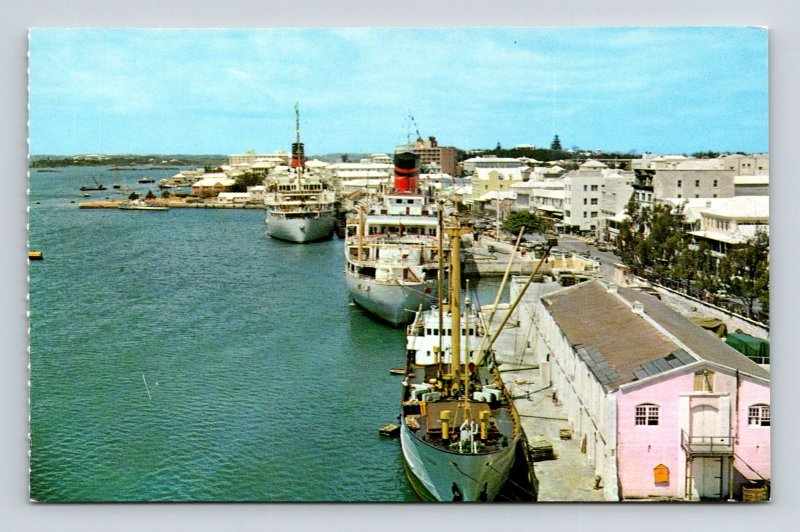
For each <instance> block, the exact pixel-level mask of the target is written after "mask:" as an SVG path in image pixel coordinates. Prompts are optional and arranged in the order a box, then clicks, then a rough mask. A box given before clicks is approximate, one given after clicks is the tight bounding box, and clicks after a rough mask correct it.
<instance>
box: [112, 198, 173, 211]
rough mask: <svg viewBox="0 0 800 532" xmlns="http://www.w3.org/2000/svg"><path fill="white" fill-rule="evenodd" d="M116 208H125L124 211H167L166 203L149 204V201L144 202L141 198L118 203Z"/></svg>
mask: <svg viewBox="0 0 800 532" xmlns="http://www.w3.org/2000/svg"><path fill="white" fill-rule="evenodd" d="M117 208H118V209H122V210H126V211H168V210H169V207H167V206H166V205H151V204H149V203H145V202H144V201H142V200H132V201H126V202H122V203H119V204H118V205H117Z"/></svg>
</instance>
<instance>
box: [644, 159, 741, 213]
mask: <svg viewBox="0 0 800 532" xmlns="http://www.w3.org/2000/svg"><path fill="white" fill-rule="evenodd" d="M632 166H633V170H634V173H635V175H636V179H635V181H634V183H633V188H634V193H635V194H636V197H637V199H638V200H639V203H640V205H641V206H642V207H649V206H652V205H653V204H654V203H655V202H657V201H658V200H659V199H664V198H678V199H681V198H732V197H733V196H734V177H735V175H736V172H735V171H734V170H730V169H725V168H723V167H722V165H721V163H720V161H719V160H718V159H689V158H686V157H683V156H668V157H655V158H647V159H641V160H639V159H634V160H633V161H632Z"/></svg>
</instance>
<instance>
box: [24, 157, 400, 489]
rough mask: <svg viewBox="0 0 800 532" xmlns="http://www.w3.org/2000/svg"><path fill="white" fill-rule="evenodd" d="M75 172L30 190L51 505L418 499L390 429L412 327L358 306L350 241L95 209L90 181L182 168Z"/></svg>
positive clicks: (42, 481) (34, 464)
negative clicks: (298, 238) (347, 273)
mask: <svg viewBox="0 0 800 532" xmlns="http://www.w3.org/2000/svg"><path fill="white" fill-rule="evenodd" d="M61 170H62V171H61V172H59V173H39V172H37V171H36V170H32V171H31V178H30V189H31V196H30V205H31V211H30V245H31V249H35V250H41V251H43V252H44V256H45V260H44V261H41V262H34V263H32V264H31V265H30V315H31V319H30V323H31V335H30V342H31V357H30V360H31V385H30V396H31V406H30V409H31V476H30V481H31V497H32V498H33V499H36V500H40V501H409V500H415V496H414V494H413V492H412V491H411V489H410V488H409V487H408V485H407V481H406V479H405V476H404V474H403V472H402V462H401V457H400V449H399V443H398V440H389V439H381V438H380V437H379V436H378V435H377V429H378V427H380V426H381V425H383V424H385V423H387V422H392V421H395V420H396V414H397V401H398V399H399V394H400V390H399V380H398V377H396V376H392V375H390V374H389V372H388V369H389V368H390V367H394V366H401V365H402V364H403V359H404V344H405V339H404V333H403V331H402V329H392V328H389V327H386V326H384V325H383V324H381V323H379V322H376V321H374V320H372V319H371V318H370V317H368V316H367V315H365V314H364V313H363V312H362V311H361V310H360V309H359V308H358V307H355V306H352V305H350V304H349V301H348V298H347V294H346V291H345V286H344V277H343V256H342V255H343V250H342V242H341V241H339V240H337V239H333V240H330V241H326V242H321V243H318V244H313V245H292V244H285V243H283V242H279V241H276V240H272V239H270V238H268V237H267V236H266V235H265V231H264V223H263V212H262V211H259V210H227V209H225V210H217V209H214V210H198V209H173V210H170V211H168V212H146V211H119V210H79V209H78V208H77V203H70V201H71V200H72V201H76V202H80V201H84V200H85V198H83V197H82V193H81V192H79V191H78V188H79V187H80V186H82V185H86V184H91V183H92V181H91V178H90V177H89V176H90V175H95V176H96V178H97V179H98V181H99V182H101V183H105V184H106V186H108V187H109V190H107V191H103V192H92V193H91V194H92V196H93V198H104V197H106V196H108V197H111V198H114V197H119V196H118V195H115V194H113V191H112V190H111V187H110V185H111V184H112V183H114V182H120V181H123V180H124V181H125V182H126V183H127V184H129V185H130V186H134V187H138V188H139V189H140V190H142V191H146V190H147V188H146V187H147V185H136V184H135V180H136V179H137V178H138V177H140V176H142V175H147V176H151V177H153V178H155V179H156V181H157V180H158V179H160V178H163V177H168V176H170V175H172V174H174V173H175V170H148V171H140V172H109V171H107V169H105V168H66V169H61ZM150 186H151V187H153V185H150ZM154 191H155V192H157V190H156V189H155V188H154ZM143 376H144V378H143ZM145 380H146V386H145ZM148 389H149V396H148Z"/></svg>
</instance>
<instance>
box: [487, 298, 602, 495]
mask: <svg viewBox="0 0 800 532" xmlns="http://www.w3.org/2000/svg"><path fill="white" fill-rule="evenodd" d="M505 312H506V311H505V310H498V312H497V314H496V315H495V317H494V319H493V320H492V321H493V326H495V327H496V326H497V325H499V324H500V322H501V321H502V320H503V318H504V317H505ZM529 334H530V331H523V330H522V329H521V328H520V327H519V325H517V324H514V322H513V321H512V320H509V324H508V325H506V328H505V329H504V330H503V332H502V333H500V335H499V336H498V338H497V341H496V342H495V344H494V350H495V353H496V360H497V363H498V370H499V371H500V375H501V378H502V380H503V383H504V384H505V386H506V388H507V389H508V390H509V392H510V394H511V396H512V397H513V398H514V406H515V407H516V409H517V412H518V413H519V416H520V422H521V425H522V430H523V431H524V432H525V435H526V437H527V438H528V442H529V444H534V445H535V444H542V443H544V444H550V445H552V447H553V454H554V457H555V459H552V460H542V461H537V462H534V464H533V466H534V467H533V469H534V473H535V475H536V478H537V481H538V490H537V500H539V501H548V502H602V501H605V498H604V497H603V490H602V489H599V487H598V486H597V485H596V482H595V474H594V468H593V467H592V466H591V465H589V463H588V461H587V457H586V454H585V453H584V452H581V442H580V441H578V440H576V439H561V432H560V431H561V430H562V429H570V428H571V427H570V423H569V421H568V419H567V415H566V412H564V410H563V408H562V407H561V405H560V404H559V403H556V402H554V401H553V390H552V388H550V386H549V383H547V382H544V381H543V378H542V375H541V374H540V370H539V368H538V366H537V360H536V357H535V356H534V353H533V351H532V350H531V349H529V348H527V339H528V336H529Z"/></svg>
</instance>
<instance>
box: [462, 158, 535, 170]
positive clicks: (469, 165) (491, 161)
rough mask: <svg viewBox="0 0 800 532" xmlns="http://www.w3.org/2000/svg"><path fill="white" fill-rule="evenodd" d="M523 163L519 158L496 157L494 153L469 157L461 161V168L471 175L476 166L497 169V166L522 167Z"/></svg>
mask: <svg viewBox="0 0 800 532" xmlns="http://www.w3.org/2000/svg"><path fill="white" fill-rule="evenodd" d="M522 167H523V164H522V163H521V162H520V160H519V159H514V158H512V157H497V156H496V155H485V156H481V157H471V158H469V159H466V160H465V161H462V162H461V168H462V169H463V171H464V174H466V175H472V174H474V173H475V171H476V170H477V169H478V168H484V169H487V168H488V169H498V168H522Z"/></svg>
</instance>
